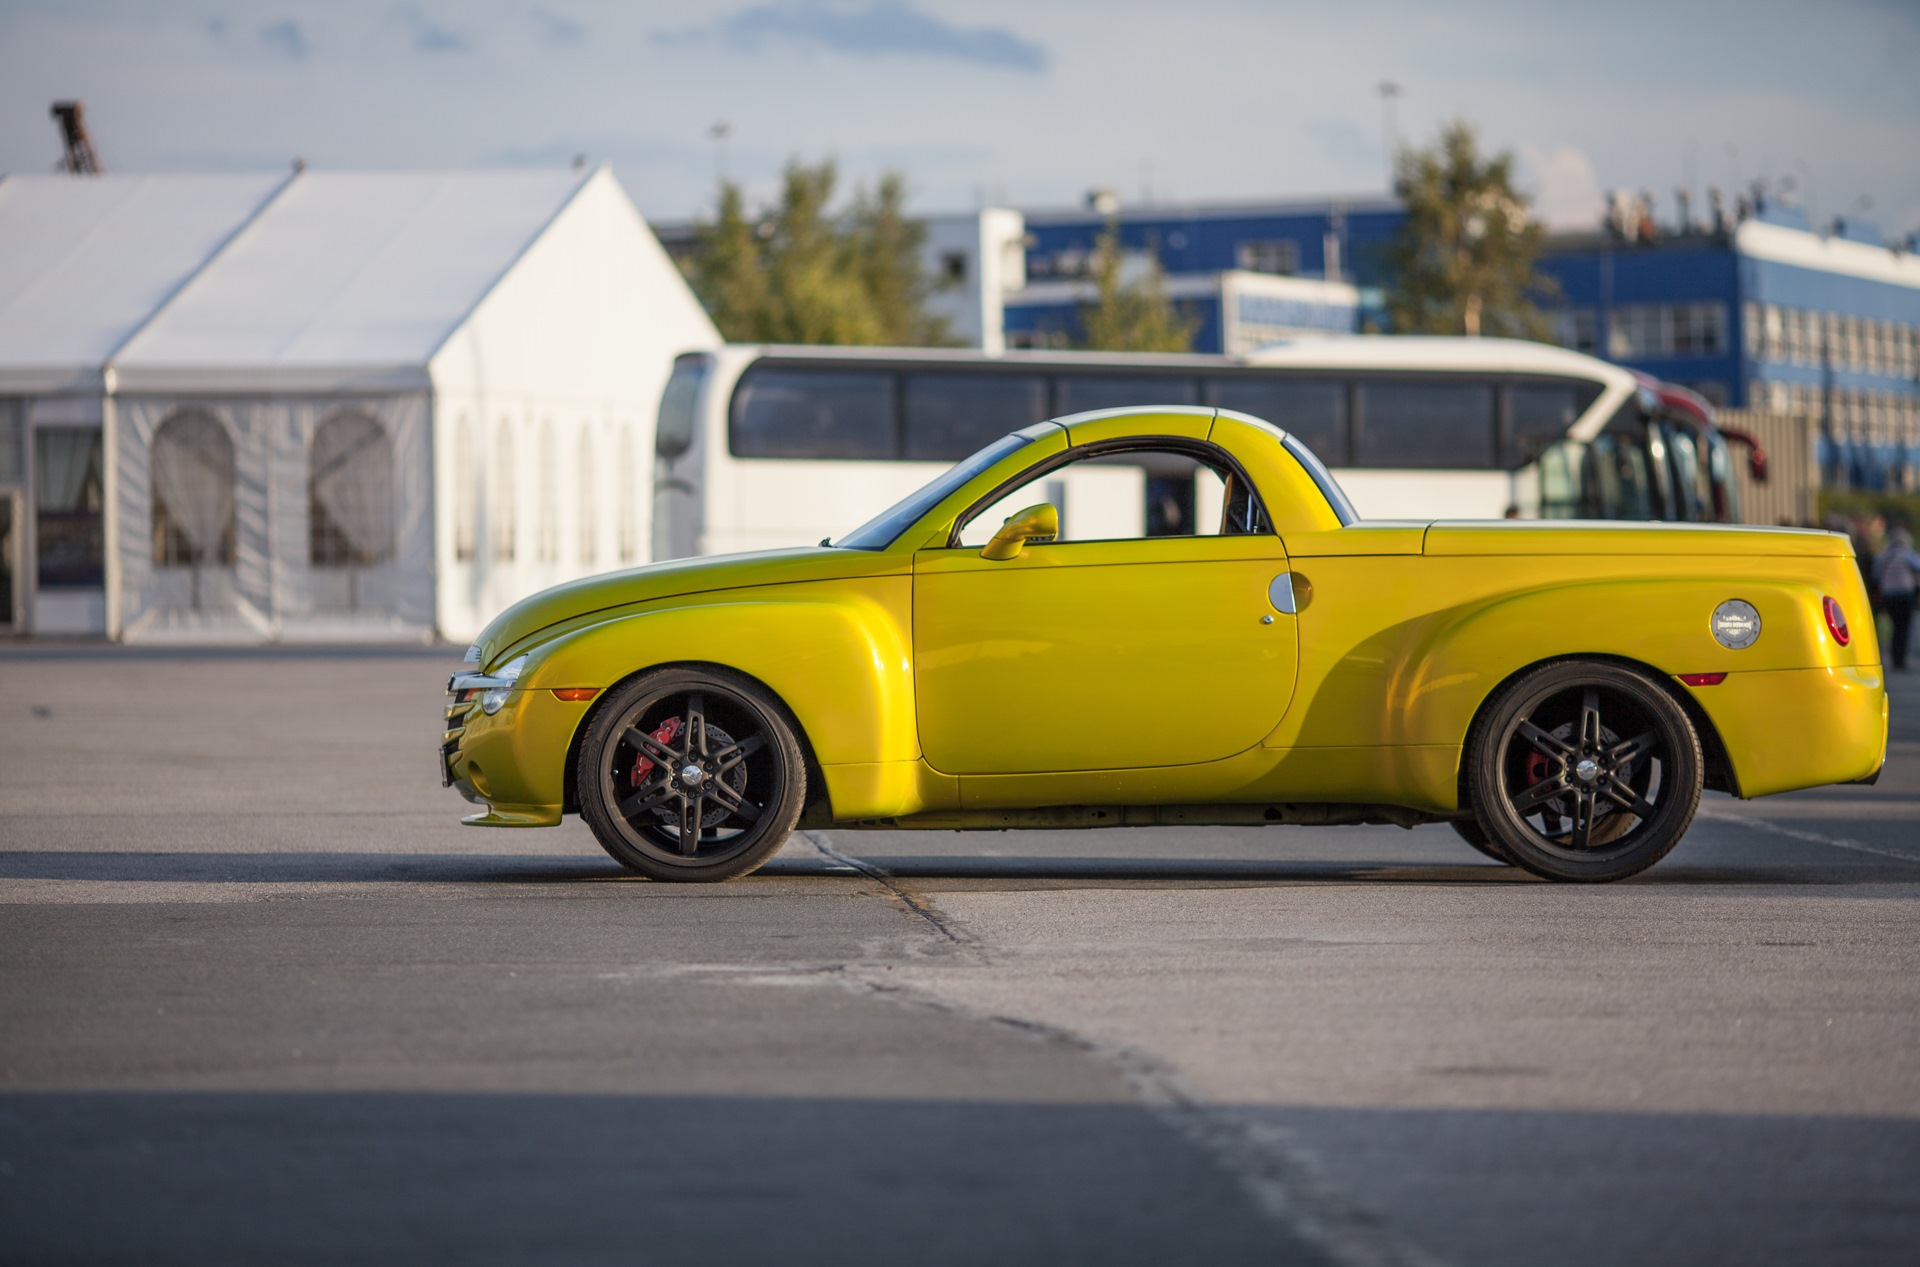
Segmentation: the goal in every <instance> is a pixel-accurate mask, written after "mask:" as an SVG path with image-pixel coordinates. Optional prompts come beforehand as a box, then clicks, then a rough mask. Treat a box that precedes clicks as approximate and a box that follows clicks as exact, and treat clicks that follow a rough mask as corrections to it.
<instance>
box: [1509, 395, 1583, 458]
mask: <svg viewBox="0 0 1920 1267" xmlns="http://www.w3.org/2000/svg"><path fill="white" fill-rule="evenodd" d="M1599 394H1600V388H1599V386H1598V385H1597V384H1593V383H1552V384H1545V383H1515V384H1514V385H1513V386H1511V387H1509V388H1507V425H1506V427H1505V429H1504V434H1503V435H1502V436H1501V452H1500V464H1501V465H1502V466H1504V467H1506V468H1507V469H1508V470H1514V469H1517V468H1519V467H1522V466H1525V465H1526V464H1527V463H1528V462H1531V461H1533V459H1534V458H1535V457H1537V456H1539V455H1540V454H1541V453H1542V452H1544V451H1545V450H1546V449H1547V447H1548V446H1549V445H1552V444H1554V443H1555V442H1556V441H1558V440H1560V439H1561V438H1562V437H1564V436H1565V435H1566V434H1567V432H1568V431H1570V430H1572V428H1573V424H1574V421H1575V420H1576V419H1578V418H1579V417H1580V415H1581V414H1583V413H1585V412H1586V411H1587V409H1588V407H1589V406H1591V405H1592V404H1593V401H1594V397H1596V396H1598V395H1599Z"/></svg>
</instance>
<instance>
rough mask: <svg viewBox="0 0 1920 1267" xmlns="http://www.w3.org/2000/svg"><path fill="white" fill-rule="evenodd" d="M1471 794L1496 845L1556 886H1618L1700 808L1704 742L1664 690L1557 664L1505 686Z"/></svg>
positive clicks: (1583, 666)
mask: <svg viewBox="0 0 1920 1267" xmlns="http://www.w3.org/2000/svg"><path fill="white" fill-rule="evenodd" d="M1468 761H1469V765H1468V775H1467V785H1468V788H1469V791H1470V793H1471V796H1472V800H1473V811H1474V817H1475V819H1476V821H1477V822H1478V823H1479V825H1480V828H1481V830H1482V831H1483V832H1485V833H1486V836H1487V838H1488V841H1489V842H1490V843H1491V844H1494V845H1496V846H1498V848H1499V849H1500V851H1501V852H1502V853H1504V854H1505V855H1506V857H1507V859H1508V860H1510V861H1512V862H1513V863H1515V864H1516V865H1518V866H1521V867H1525V868H1526V869H1527V870H1528V871H1531V872H1533V873H1534V874H1535V875H1538V876H1544V877H1546V878H1547V879H1549V880H1572V881H1586V882H1596V881H1606V880H1619V879H1623V878H1625V877H1626V876H1630V875H1634V874H1636V873H1637V872H1640V871H1644V870H1646V869H1647V868H1648V867H1650V866H1652V865H1653V864H1654V863H1656V862H1658V861H1660V859H1662V858H1664V857H1665V856H1666V855H1667V853H1668V851H1670V850H1671V849H1672V848H1673V847H1674V845H1676V844H1678V843H1679V841H1680V837H1681V836H1683V835H1684V834H1686V830H1687V827H1688V826H1689V825H1690V824H1691V823H1692V822H1693V814H1694V811H1695V809H1697V808H1698V807H1699V804H1700V786H1701V772H1702V765H1703V762H1702V761H1701V757H1700V738H1699V736H1698V735H1697V734H1695V733H1694V729H1693V723H1692V722H1691V721H1689V720H1688V718H1687V714H1686V711H1685V710H1684V709H1682V708H1681V707H1680V705H1679V704H1678V703H1677V702H1676V701H1675V700H1674V698H1673V697H1672V696H1671V695H1669V694H1668V693H1667V692H1666V691H1665V690H1664V689H1662V688H1661V686H1660V684H1659V683H1657V682H1654V681H1651V680H1650V679H1648V678H1647V677H1646V676H1645V675H1643V674H1641V673H1638V672H1636V671H1634V670H1632V669H1629V668H1627V667H1625V666H1623V665H1617V664H1607V663H1599V662H1588V661H1561V662H1559V663H1556V664H1548V665H1543V666H1542V667H1540V668H1538V669H1535V670H1533V671H1532V672H1530V673H1527V674H1525V675H1523V676H1522V677H1520V678H1518V679H1516V680H1515V681H1513V682H1511V683H1509V684H1508V685H1507V686H1506V687H1505V688H1504V689H1503V690H1502V691H1501V692H1500V694H1499V695H1498V696H1497V697H1495V699H1494V700H1493V701H1492V702H1491V703H1490V704H1489V705H1488V707H1487V711H1486V713H1485V714H1484V715H1483V717H1482V719H1481V721H1480V723H1479V725H1478V726H1477V727H1476V729H1475V732H1474V737H1473V740H1472V741H1471V748H1470V752H1469V756H1468Z"/></svg>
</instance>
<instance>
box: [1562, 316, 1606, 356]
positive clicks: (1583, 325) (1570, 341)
mask: <svg viewBox="0 0 1920 1267" xmlns="http://www.w3.org/2000/svg"><path fill="white" fill-rule="evenodd" d="M1598 327H1599V322H1598V321H1597V320H1596V314H1595V312H1594V310H1593V309H1591V308H1562V309H1560V310H1559V311H1558V312H1556V313H1554V314H1553V341H1554V342H1555V343H1558V344H1559V345H1560V346H1561V347H1563V348H1572V349H1573V350H1574V351H1576V352H1585V353H1588V354H1589V355H1591V354H1592V353H1593V351H1594V350H1595V349H1596V348H1598V347H1599V346H1600V335H1599V329H1598Z"/></svg>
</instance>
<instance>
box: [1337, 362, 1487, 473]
mask: <svg viewBox="0 0 1920 1267" xmlns="http://www.w3.org/2000/svg"><path fill="white" fill-rule="evenodd" d="M1359 397H1360V403H1359V413H1360V425H1359V427H1358V428H1357V431H1358V439H1357V441H1356V443H1355V444H1354V454H1353V464H1354V465H1355V466H1380V467H1401V468H1412V469H1444V468H1452V469H1470V470H1485V469H1486V468H1487V467H1489V466H1490V465H1492V463H1493V456H1494V453H1493V387H1492V385H1491V384H1487V383H1442V382H1433V381H1424V382H1423V381H1419V380H1413V381H1408V380H1397V381H1396V380H1387V379H1377V378H1376V379H1367V380H1363V381H1362V383H1361V386H1360V392H1359Z"/></svg>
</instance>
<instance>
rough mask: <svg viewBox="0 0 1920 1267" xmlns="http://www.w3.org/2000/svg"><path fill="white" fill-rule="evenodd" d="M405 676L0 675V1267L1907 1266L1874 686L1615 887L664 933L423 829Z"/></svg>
mask: <svg viewBox="0 0 1920 1267" xmlns="http://www.w3.org/2000/svg"><path fill="white" fill-rule="evenodd" d="M452 656H453V653H452V652H451V651H449V650H448V649H445V648H439V649H422V650H411V651H408V650H398V651H396V650H391V649H388V650H374V649H339V650H317V649H316V650H296V649H276V650H258V651H244V652H232V651H221V652H214V651H185V650H179V651H159V650H155V651H142V650H132V649H126V648H113V647H98V646H87V645H80V644H73V645H60V644H18V645H13V646H6V647H0V1263H5V1264H28V1263H35V1264H37V1263H140V1264H157V1263H194V1264H209V1263H268V1262H271V1263H290V1264H291V1263H315V1264H322V1263H324V1264H335V1263H357V1262H400V1263H438V1262H447V1263H461V1264H490V1263H522V1262H529V1261H539V1262H542V1263H554V1264H564V1263H602V1262H606V1263H615V1262H618V1263H623V1264H625V1263H633V1262H645V1263H663V1264H678V1263H688V1264H692V1263H700V1264H706V1265H709V1267H711V1265H712V1264H720V1263H759V1262H770V1261H778V1262H781V1263H800V1264H803V1263H836V1264H841V1263H854V1262H874V1263H894V1262H901V1263H909V1262H910V1263H928V1264H937V1263H981V1262H993V1263H1047V1264H1066V1263H1090V1264H1091V1263H1100V1264H1134V1263H1139V1264H1147V1263H1209V1264H1212V1263H1223V1264H1224V1263H1241V1262H1246V1263H1255V1262H1258V1263H1263V1264H1293V1263H1299V1264H1322V1263H1333V1264H1375V1263H1378V1264H1433V1263H1444V1264H1454V1265H1456V1267H1467V1265H1470V1264H1516V1265H1517V1264H1539V1263H1555V1264H1570V1265H1580V1264H1595V1265H1598V1264H1616V1263H1625V1262H1632V1263H1636V1264H1665V1263H1673V1264H1706V1263H1739V1264H1742V1265H1743V1267H1748V1265H1751V1264H1767V1263H1817V1264H1881V1263H1886V1264H1905V1263H1909V1262H1912V1261H1914V1260H1915V1258H1916V1257H1917V1256H1920V905H1917V904H1916V901H1917V899H1920V688H1917V687H1916V685H1915V681H1914V677H1913V676H1911V675H1910V676H1908V677H1905V678H1897V679H1896V680H1895V704H1894V710H1895V711H1894V732H1895V741H1894V744H1893V749H1892V754H1891V758H1890V761H1889V767H1888V770H1887V772H1886V774H1885V776H1884V777H1883V778H1882V779H1881V781H1880V783H1879V784H1878V785H1877V786H1875V787H1871V788H1868V787H1846V788H1828V789H1820V790H1816V791H1812V792H1806V793H1798V794H1793V795H1790V796H1785V797H1777V798H1771V799H1768V800H1762V801H1755V802H1747V803H1742V802H1736V801H1733V800H1730V799H1729V798H1727V797H1724V796H1717V795H1710V796H1709V797H1708V798H1707V799H1706V800H1705V801H1704V802H1703V810H1702V815H1701V818H1700V819H1699V821H1698V822H1697V823H1696V825H1695V827H1694V829H1693V831H1692V832H1691V833H1690V834H1689V835H1688V837H1687V838H1686V840H1684V841H1683V842H1682V844H1681V845H1680V847H1679V848H1678V849H1677V850H1676V851H1675V853H1674V854H1673V855H1671V856H1670V857H1669V858H1668V859H1667V860H1666V861H1665V862H1663V863H1662V864H1660V865H1659V866H1658V867H1656V868H1654V869H1653V870H1652V871H1650V872H1647V873H1646V874H1644V875H1642V876H1640V877H1638V878H1636V879H1634V880H1631V881H1628V882H1625V883H1621V884H1617V885H1612V886H1606V887H1599V888H1584V887H1582V888H1575V887H1567V886H1556V885H1550V884H1546V883H1543V882H1540V881H1537V880H1534V879H1532V878H1530V877H1528V876H1526V875H1524V874H1522V873H1519V872H1516V871H1514V870H1513V869H1511V868H1506V867H1501V866H1498V865H1495V864H1493V863H1490V862H1488V861H1486V860H1484V859H1482V858H1481V857H1480V856H1479V855H1478V854H1476V853H1474V852H1472V851H1471V850H1470V849H1468V848H1467V847H1466V846H1465V845H1463V844H1461V843H1460V842H1459V841H1458V840H1457V839H1456V838H1455V837H1454V836H1453V835H1452V833H1451V832H1450V831H1449V830H1447V829H1446V828H1445V827H1427V828H1420V829H1417V830H1414V831H1410V832H1409V831H1401V830H1399V829H1396V828H1391V827H1384V828H1360V827H1352V828H1321V829H1303V828H1284V827H1275V828H1265V829H1246V830H1239V829H1187V830H1179V829H1164V830H1162V829H1154V830H1146V829H1138V830H1114V831H1096V832H1079V833H1074V832H1057V833H1056V832H1009V833H984V834H981V833H967V834H961V833H865V832H837V831H836V832H814V833H804V834H802V835H800V836H797V837H796V838H795V840H794V841H793V842H792V843H791V844H790V845H789V846H788V848H787V849H786V850H784V851H783V852H782V853H781V854H780V855H779V856H778V857H777V858H775V859H774V860H773V862H772V863H770V864H769V865H768V866H767V867H766V868H765V869H764V870H763V871H761V872H760V873H758V874H756V875H754V876H752V877H749V878H747V879H744V880H741V881H736V882H733V883H730V884H726V885H720V886H712V887H686V886H671V885H660V884H652V883H649V882H646V881H643V880H639V879H636V878H632V877H629V876H627V875H626V874H625V873H624V872H622V871H621V870H620V869H619V868H618V867H616V866H615V865H614V864H613V863H612V862H610V861H609V860H608V859H607V858H606V856H605V855H604V854H602V853H601V852H600V851H599V849H598V847H597V846H596V845H595V844H594V842H593V840H592V838H591V836H590V835H589V834H588V833H587V831H586V829H585V828H584V827H583V826H581V825H580V824H579V823H578V821H577V820H572V819H570V820H568V821H567V823H566V824H565V825H563V826H562V827H560V828H558V829H554V830H547V831H479V830H474V829H468V828H463V827H461V826H460V825H459V821H458V820H459V818H460V816H461V814H462V813H463V812H466V810H467V808H468V807H466V805H465V803H464V802H461V801H460V800H459V799H458V798H457V797H456V796H454V795H453V794H452V793H451V792H448V791H445V790H443V789H442V788H440V787H439V786H438V783H437V780H436V778H435V773H434V769H433V764H432V762H433V758H432V756H431V755H430V750H431V749H432V748H433V746H434V743H435V740H436V739H437V735H438V730H439V717H440V710H441V698H442V697H441V691H442V688H443V686H444V683H445V679H446V675H447V673H448V672H449V671H450V669H451V668H452V667H453V665H452ZM1777 741H1778V742H1781V743H1792V742H1794V741H1795V737H1794V735H1793V733H1792V727H1791V723H1790V721H1788V720H1785V719H1783V721H1782V724H1781V731H1780V734H1779V735H1778V737H1777Z"/></svg>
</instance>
